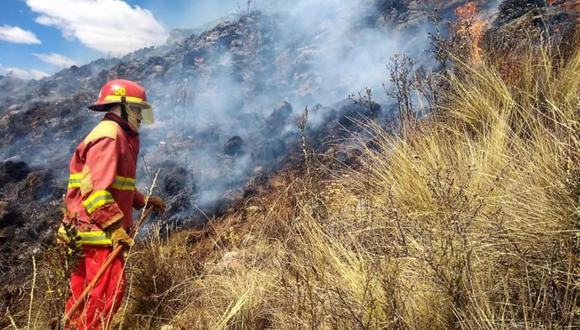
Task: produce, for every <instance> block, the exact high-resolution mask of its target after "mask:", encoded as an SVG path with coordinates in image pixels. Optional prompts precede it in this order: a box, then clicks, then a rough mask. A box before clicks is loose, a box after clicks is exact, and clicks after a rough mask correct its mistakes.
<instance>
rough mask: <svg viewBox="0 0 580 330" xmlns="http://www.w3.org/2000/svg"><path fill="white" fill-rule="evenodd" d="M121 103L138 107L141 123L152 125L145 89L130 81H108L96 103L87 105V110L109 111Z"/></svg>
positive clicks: (150, 110)
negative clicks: (141, 118) (141, 117)
mask: <svg viewBox="0 0 580 330" xmlns="http://www.w3.org/2000/svg"><path fill="white" fill-rule="evenodd" d="M122 103H124V104H126V105H128V106H131V107H134V106H138V107H139V108H140V109H141V114H142V115H143V123H145V124H151V123H153V109H152V107H151V105H150V104H149V103H147V94H146V93H145V89H144V88H143V87H141V85H139V84H137V83H136V82H134V81H131V80H125V79H114V80H110V81H108V82H107V83H106V84H105V85H103V87H102V88H101V91H100V92H99V97H98V98H97V101H95V103H93V104H91V105H89V109H91V110H94V111H109V110H110V109H111V107H112V106H114V105H116V104H122Z"/></svg>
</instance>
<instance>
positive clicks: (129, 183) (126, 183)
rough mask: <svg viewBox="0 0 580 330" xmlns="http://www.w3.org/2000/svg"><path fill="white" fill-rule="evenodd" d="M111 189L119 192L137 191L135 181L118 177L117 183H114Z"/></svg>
mask: <svg viewBox="0 0 580 330" xmlns="http://www.w3.org/2000/svg"><path fill="white" fill-rule="evenodd" d="M111 188H113V189H117V190H129V191H133V190H135V179H133V178H129V177H124V176H116V177H115V182H113V185H112V186H111Z"/></svg>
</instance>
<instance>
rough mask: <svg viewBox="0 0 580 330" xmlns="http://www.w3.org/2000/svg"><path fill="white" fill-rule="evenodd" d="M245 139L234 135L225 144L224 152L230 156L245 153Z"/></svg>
mask: <svg viewBox="0 0 580 330" xmlns="http://www.w3.org/2000/svg"><path fill="white" fill-rule="evenodd" d="M243 147H244V140H242V138H241V137H239V136H237V135H236V136H234V137H232V138H230V139H229V140H228V142H226V144H225V145H224V154H226V155H228V156H238V155H241V154H243V153H244V148H243Z"/></svg>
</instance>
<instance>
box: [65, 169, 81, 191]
mask: <svg viewBox="0 0 580 330" xmlns="http://www.w3.org/2000/svg"><path fill="white" fill-rule="evenodd" d="M68 187H69V188H80V187H81V173H72V174H71V175H70V176H69V177H68Z"/></svg>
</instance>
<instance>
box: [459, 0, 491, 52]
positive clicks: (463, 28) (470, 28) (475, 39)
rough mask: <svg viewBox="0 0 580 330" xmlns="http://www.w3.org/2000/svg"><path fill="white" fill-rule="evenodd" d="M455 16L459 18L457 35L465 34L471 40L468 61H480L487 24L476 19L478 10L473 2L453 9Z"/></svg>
mask: <svg viewBox="0 0 580 330" xmlns="http://www.w3.org/2000/svg"><path fill="white" fill-rule="evenodd" d="M455 15H457V17H459V24H458V25H457V26H458V30H457V33H462V34H465V35H466V36H467V37H468V38H469V39H470V40H471V54H470V61H471V62H472V63H478V62H480V61H481V53H482V50H481V41H482V39H483V33H484V32H485V28H486V26H487V22H486V21H484V20H482V19H481V18H479V17H478V8H477V3H476V2H475V1H470V2H468V3H466V4H464V5H462V6H459V7H457V8H456V9H455Z"/></svg>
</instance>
